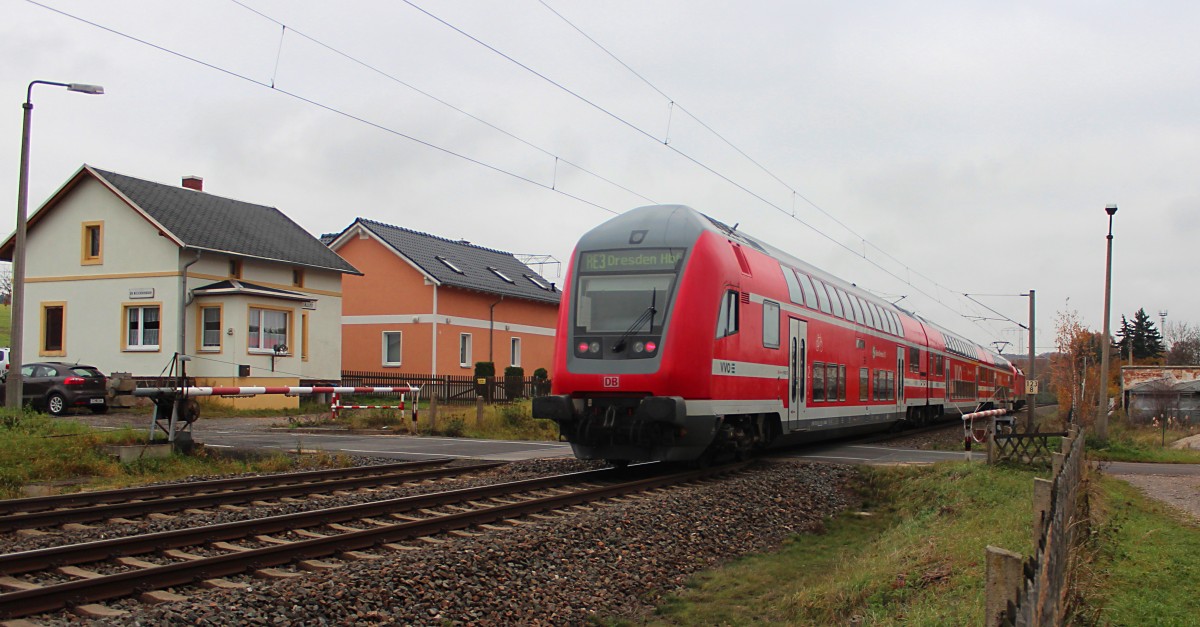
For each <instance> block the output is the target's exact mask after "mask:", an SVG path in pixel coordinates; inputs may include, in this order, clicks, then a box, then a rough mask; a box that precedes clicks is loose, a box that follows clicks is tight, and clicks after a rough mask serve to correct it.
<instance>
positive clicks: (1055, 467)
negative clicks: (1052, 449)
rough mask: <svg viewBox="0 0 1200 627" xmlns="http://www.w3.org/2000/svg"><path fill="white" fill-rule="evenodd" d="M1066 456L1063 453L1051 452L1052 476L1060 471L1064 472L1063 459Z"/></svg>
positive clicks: (1055, 475)
mask: <svg viewBox="0 0 1200 627" xmlns="http://www.w3.org/2000/svg"><path fill="white" fill-rule="evenodd" d="M1065 458H1066V456H1065V455H1063V454H1062V453H1051V454H1050V464H1051V469H1050V476H1051V477H1057V476H1058V473H1060V472H1062V467H1063V459H1065Z"/></svg>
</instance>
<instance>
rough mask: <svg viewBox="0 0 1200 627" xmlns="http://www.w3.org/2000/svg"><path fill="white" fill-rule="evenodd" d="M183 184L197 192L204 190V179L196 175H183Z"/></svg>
mask: <svg viewBox="0 0 1200 627" xmlns="http://www.w3.org/2000/svg"><path fill="white" fill-rule="evenodd" d="M183 186H184V187H186V188H188V189H194V190H196V191H198V192H202V191H204V179H202V178H200V177H198V176H185V177H183Z"/></svg>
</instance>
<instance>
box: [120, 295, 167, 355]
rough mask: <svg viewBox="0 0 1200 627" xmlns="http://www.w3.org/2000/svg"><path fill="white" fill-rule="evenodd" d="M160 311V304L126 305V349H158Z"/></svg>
mask: <svg viewBox="0 0 1200 627" xmlns="http://www.w3.org/2000/svg"><path fill="white" fill-rule="evenodd" d="M159 312H160V307H159V305H137V306H134V305H126V306H125V346H124V349H125V350H129V351H156V350H158V347H159V346H158V342H159V338H158V336H159V330H160V329H159Z"/></svg>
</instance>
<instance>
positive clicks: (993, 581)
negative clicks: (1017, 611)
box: [984, 546, 1023, 627]
mask: <svg viewBox="0 0 1200 627" xmlns="http://www.w3.org/2000/svg"><path fill="white" fill-rule="evenodd" d="M986 561H987V582H986V583H985V585H984V592H985V602H984V609H985V610H986V612H987V613H986V615H985V616H986V619H985V621H984V624H985V625H987V626H988V627H992V626H993V625H1001V624H1003V621H1002V618H1003V617H1004V613H1005V612H1006V611H1007V610H1008V604H1009V603H1016V601H1017V595H1018V594H1020V592H1021V587H1022V584H1023V581H1022V576H1021V556H1020V555H1019V554H1017V553H1013V552H1012V551H1008V550H1005V549H1002V548H999V547H995V546H989V547H987V560H986ZM1012 618H1014V617H1011V616H1010V617H1009V619H1010V620H1011V619H1012Z"/></svg>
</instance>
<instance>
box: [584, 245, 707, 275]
mask: <svg viewBox="0 0 1200 627" xmlns="http://www.w3.org/2000/svg"><path fill="white" fill-rule="evenodd" d="M683 253H684V249H682V248H639V249H633V250H601V251H592V252H585V253H583V254H582V255H581V257H580V260H579V261H580V267H581V268H582V269H583V271H584V272H638V271H646V270H650V271H663V270H670V271H674V270H675V264H676V263H678V262H679V260H680V259H681V258H683Z"/></svg>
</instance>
